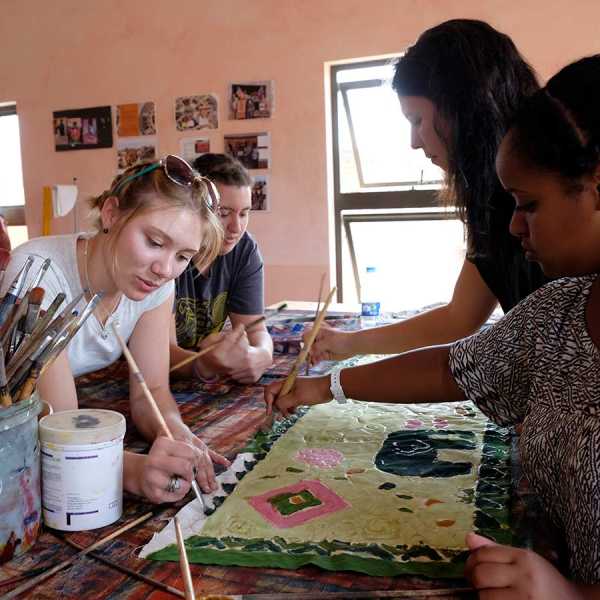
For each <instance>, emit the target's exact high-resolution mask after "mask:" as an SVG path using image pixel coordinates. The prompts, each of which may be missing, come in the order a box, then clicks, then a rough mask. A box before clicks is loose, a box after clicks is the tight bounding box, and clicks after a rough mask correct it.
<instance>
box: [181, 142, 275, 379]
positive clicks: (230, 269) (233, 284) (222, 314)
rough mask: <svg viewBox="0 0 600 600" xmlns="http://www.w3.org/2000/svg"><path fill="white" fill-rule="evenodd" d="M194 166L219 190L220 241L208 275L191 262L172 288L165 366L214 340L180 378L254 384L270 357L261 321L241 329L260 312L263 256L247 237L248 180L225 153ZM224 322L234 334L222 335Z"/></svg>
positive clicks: (270, 347)
mask: <svg viewBox="0 0 600 600" xmlns="http://www.w3.org/2000/svg"><path fill="white" fill-rule="evenodd" d="M194 167H195V168H196V170H197V171H198V172H199V173H200V174H201V175H203V176H205V177H207V178H208V179H210V180H211V181H212V182H213V183H214V184H215V185H216V186H217V189H218V190H219V194H220V197H221V200H220V204H219V208H218V215H219V218H220V220H221V224H222V225H223V229H224V232H225V239H224V240H223V248H222V251H221V254H220V256H219V257H218V258H217V259H216V260H215V262H214V263H213V264H212V265H211V266H210V268H209V269H208V270H207V271H205V272H203V273H199V272H198V270H197V269H196V267H195V266H194V265H193V264H191V263H190V265H189V266H188V267H187V269H186V270H185V271H184V272H183V273H182V274H181V275H180V276H179V278H178V279H177V280H176V282H175V283H176V300H175V315H174V320H173V324H172V327H171V364H175V363H177V362H180V361H181V360H183V359H184V358H186V357H187V356H190V355H191V354H192V353H193V352H196V351H198V350H199V349H202V348H204V347H206V346H207V345H209V344H212V343H214V342H216V341H218V340H220V343H219V345H218V346H217V347H216V348H215V349H214V350H213V351H211V352H209V353H207V354H205V355H203V356H202V357H200V358H198V359H196V360H195V361H193V362H191V363H188V364H187V365H185V366H183V367H181V368H180V369H178V370H177V373H178V375H182V376H188V377H196V378H199V379H201V380H203V381H207V380H208V381H210V380H212V379H216V378H218V377H221V376H226V377H231V378H233V379H235V380H237V381H240V382H242V383H252V382H255V381H257V380H258V379H259V378H260V376H261V375H262V374H263V372H264V371H265V369H267V368H268V367H269V366H270V365H271V362H272V359H273V343H272V341H271V337H270V336H269V334H268V332H267V329H266V327H265V325H264V323H261V324H259V325H256V326H254V327H253V328H252V329H251V330H249V331H248V332H246V333H244V327H245V325H247V324H248V323H251V322H252V321H253V320H255V319H257V318H258V317H260V316H261V315H262V314H263V312H264V301H263V276H264V270H263V261H262V256H261V255H260V251H259V249H258V244H257V243H256V241H255V240H254V239H253V238H252V236H251V235H250V234H249V233H248V232H247V231H246V228H247V227H248V218H249V214H250V208H251V187H252V179H251V177H250V175H249V174H248V172H247V171H246V170H245V169H244V167H243V166H242V165H241V164H240V163H239V162H238V161H237V160H235V159H233V158H231V157H229V156H226V155H224V154H204V155H202V156H200V157H198V158H197V159H196V161H195V162H194ZM227 317H229V319H230V321H231V325H232V329H231V330H230V331H225V332H222V331H221V330H222V328H223V325H224V324H225V321H226V320H227Z"/></svg>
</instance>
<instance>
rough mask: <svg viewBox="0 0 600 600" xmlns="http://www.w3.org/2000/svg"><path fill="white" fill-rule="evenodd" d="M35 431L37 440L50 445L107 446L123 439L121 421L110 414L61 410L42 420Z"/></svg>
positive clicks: (109, 412)
mask: <svg viewBox="0 0 600 600" xmlns="http://www.w3.org/2000/svg"><path fill="white" fill-rule="evenodd" d="M39 430H40V440H41V441H42V442H49V443H51V444H64V445H73V446H76V445H79V444H93V443H96V442H108V441H110V440H114V439H115V438H118V437H123V436H124V435H125V417H124V416H123V415H122V414H121V413H118V412H115V411H114V410H100V409H95V408H80V409H78V410H65V411H62V412H58V413H54V414H53V415H47V416H45V417H43V418H42V419H41V420H40V429H39Z"/></svg>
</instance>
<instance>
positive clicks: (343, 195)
mask: <svg viewBox="0 0 600 600" xmlns="http://www.w3.org/2000/svg"><path fill="white" fill-rule="evenodd" d="M389 62H390V58H385V59H375V60H365V61H358V62H351V63H344V64H335V65H331V66H330V73H329V75H330V79H329V81H330V86H331V87H330V102H331V142H332V143H331V148H332V154H333V156H332V159H333V160H332V167H333V169H332V171H333V172H332V175H333V221H334V232H335V245H334V247H335V268H336V282H337V301H338V302H343V301H344V288H343V281H342V273H343V268H342V243H343V229H344V228H345V227H346V225H345V224H344V215H343V212H344V211H349V210H352V211H353V210H376V209H377V210H382V209H390V210H391V209H412V211H411V213H410V214H411V215H413V216H412V217H410V218H412V219H417V218H418V219H427V218H431V219H437V218H455V216H454V215H453V213H450V216H447V215H448V212H447V211H445V210H444V209H443V207H441V206H440V202H439V200H438V195H437V194H438V192H437V190H431V189H425V190H422V189H412V188H408V189H404V190H397V189H395V190H386V189H382V188H385V184H377V185H370V184H367V185H363V187H364V188H367V190H368V191H360V192H342V191H341V187H340V182H341V178H340V158H339V157H340V146H339V133H338V120H339V112H340V110H345V111H346V114H347V115H348V116H349V123H348V125H349V128H350V136H351V140H352V146H353V152H354V157H355V160H356V164H357V169H358V171H359V180H360V181H361V185H362V184H363V181H362V173H361V165H360V157H359V155H358V148H357V147H356V139H355V135H354V131H353V127H352V122H351V119H352V117H351V115H350V111H349V110H348V108H349V107H348V103H347V90H348V89H353V88H354V89H356V88H359V87H370V85H362V84H363V83H365V82H366V83H367V84H372V82H373V81H375V80H365V81H364V82H362V81H361V82H356V83H349V82H345V83H342V84H338V83H337V74H338V73H339V72H341V71H346V70H351V69H352V70H354V69H360V68H368V67H377V66H384V65H386V64H389ZM338 91H341V92H342V102H344V91H346V97H345V102H346V106H345V107H340V106H339V103H338ZM388 185H395V186H397V185H398V184H393V183H391V184H388ZM407 185H410V183H409V184H407ZM369 187H372V188H373V189H372V190H369V189H368V188H369ZM421 208H439V209H440V213H441V214H443V215H444V216H443V217H440V216H437V215H438V214H440V213H436V212H429V211H427V212H419V210H418V209H421ZM391 214H393V213H391ZM356 216H357V215H352V217H356ZM366 216H368V215H366ZM375 216H376V217H377V218H370V220H385V219H386V218H387V217H386V215H384V214H381V213H380V214H376V215H375V214H374V213H373V214H372V215H371V217H375ZM398 216H399V215H397V214H396V215H394V216H393V217H392V218H396V220H398ZM402 217H404V215H402ZM350 220H352V219H350ZM353 220H357V219H353ZM348 229H349V224H348ZM351 240H352V236H351V235H350V238H349V243H350V244H351V243H352V242H351ZM349 250H350V256H351V261H352V264H353V270H354V279H355V286H356V289H357V290H360V280H359V279H358V272H357V269H356V254H355V251H354V247H353V245H351V246H350V248H349ZM359 297H360V296H359Z"/></svg>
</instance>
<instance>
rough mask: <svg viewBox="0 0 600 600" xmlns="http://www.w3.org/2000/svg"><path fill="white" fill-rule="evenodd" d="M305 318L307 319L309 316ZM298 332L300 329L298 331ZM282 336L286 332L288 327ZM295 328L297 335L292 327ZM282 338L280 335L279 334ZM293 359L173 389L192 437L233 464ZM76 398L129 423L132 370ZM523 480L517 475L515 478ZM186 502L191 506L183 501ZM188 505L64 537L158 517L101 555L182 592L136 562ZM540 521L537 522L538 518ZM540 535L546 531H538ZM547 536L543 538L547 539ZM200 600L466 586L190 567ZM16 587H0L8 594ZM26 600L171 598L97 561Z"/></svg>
mask: <svg viewBox="0 0 600 600" xmlns="http://www.w3.org/2000/svg"><path fill="white" fill-rule="evenodd" d="M304 314H306V313H304ZM299 315H300V316H301V313H297V312H294V313H291V312H289V311H288V312H287V313H285V314H283V315H281V317H282V319H281V320H282V322H285V319H286V318H287V317H292V316H296V317H297V316H299ZM334 325H341V326H344V327H347V328H355V327H357V326H358V321H357V319H345V320H344V322H339V323H334ZM294 327H295V326H294ZM283 329H284V330H285V327H283ZM292 329H293V328H292ZM290 333H291V341H290V342H289V343H288V345H287V346H286V348H287V349H288V350H290V349H291V350H292V353H293V348H294V344H295V343H298V345H299V338H300V332H298V331H291V330H290ZM276 337H277V334H276ZM292 361H293V356H292V355H290V354H289V353H286V354H277V355H276V356H275V360H274V364H273V366H272V367H271V368H270V369H269V370H268V371H267V373H266V374H265V376H263V378H262V379H261V381H260V382H259V384H256V385H249V386H242V385H238V384H235V383H232V382H220V383H216V384H200V383H192V382H187V381H179V382H174V383H173V385H172V390H173V393H174V396H175V399H176V401H177V403H178V405H179V407H180V410H181V413H182V416H183V418H184V420H185V422H186V423H187V424H188V425H190V427H191V428H192V429H193V431H194V432H195V433H197V434H198V435H200V436H201V437H202V439H203V440H204V441H205V442H206V443H207V444H208V445H209V446H210V447H212V448H213V449H215V450H216V451H217V452H221V453H223V454H225V455H227V456H228V457H230V458H232V457H233V456H234V455H235V454H236V452H237V451H238V450H239V449H240V448H242V447H243V446H244V444H245V443H246V442H247V441H248V440H249V439H250V438H251V437H252V436H253V435H254V433H255V432H256V431H257V429H258V428H259V427H260V425H261V424H262V422H263V418H264V403H263V400H262V385H261V384H264V383H266V382H269V381H271V380H273V379H274V378H278V377H281V376H284V375H286V374H287V372H288V370H289V368H290V365H291V363H292ZM330 366H331V364H327V363H322V364H320V365H318V366H317V367H316V368H313V369H312V373H315V374H316V373H322V372H325V371H326V370H328V369H329V368H330ZM77 383H78V393H79V396H80V404H81V406H82V407H90V408H107V405H108V404H110V408H112V409H114V410H118V411H120V412H123V414H125V415H126V417H127V418H128V421H129V410H128V399H127V398H128V389H127V387H128V384H127V366H126V364H125V363H124V362H119V363H117V364H115V365H112V366H111V367H109V368H108V369H105V370H103V371H100V372H98V373H93V374H90V375H89V376H85V377H83V378H80V379H79V380H78V382H77ZM125 444H126V446H127V447H128V449H130V450H133V451H145V450H146V449H147V447H148V446H147V444H146V443H145V442H144V441H143V440H142V439H141V438H140V436H139V434H138V433H137V432H136V431H135V428H134V427H133V426H128V430H127V435H126V438H125ZM515 477H516V478H517V479H518V478H519V475H518V473H516V475H515ZM526 496H527V489H526V488H525V489H521V490H520V492H519V495H518V496H517V501H516V502H515V506H514V511H513V513H514V517H515V519H516V520H517V522H518V523H520V524H521V525H520V526H522V527H529V522H530V520H531V519H528V518H527V513H528V511H531V510H532V509H531V507H530V506H529V505H528V504H527V503H526V502H523V498H525V497H526ZM186 501H187V500H186ZM183 503H184V502H182V503H179V504H176V505H165V506H160V507H154V506H152V505H149V504H146V503H144V502H142V501H140V499H139V498H135V497H132V496H128V495H126V497H125V501H124V515H123V518H122V520H121V521H120V522H119V523H116V524H115V525H113V526H109V527H105V528H103V529H100V530H95V531H90V532H79V533H72V534H68V535H65V537H67V538H68V539H69V540H71V541H73V542H75V543H76V544H78V545H80V546H88V545H90V544H92V543H93V542H95V541H96V540H98V539H100V538H101V537H104V536H106V535H107V534H109V533H110V532H111V531H113V530H115V529H117V528H118V527H119V526H121V525H122V524H123V523H124V522H126V521H131V520H133V519H134V518H136V517H137V516H140V515H142V514H144V513H145V512H147V511H148V510H155V511H156V512H155V515H154V516H153V517H152V518H151V519H149V520H148V521H146V522H145V523H144V524H143V525H141V526H139V527H138V528H136V529H133V530H131V531H129V532H127V533H126V534H124V535H122V536H121V537H119V538H117V539H116V540H114V541H113V542H111V543H109V544H107V545H106V546H105V547H104V548H103V549H101V550H99V553H100V554H101V555H103V556H105V557H107V558H109V559H111V560H113V561H116V562H118V563H121V564H123V565H125V566H127V567H129V568H131V569H133V570H134V571H136V572H138V573H142V574H144V575H147V576H149V577H152V578H154V579H158V580H160V581H163V582H165V583H168V584H169V585H172V586H174V587H176V588H178V589H180V590H183V582H182V578H181V575H180V571H179V565H178V563H164V562H156V561H147V560H142V559H139V558H138V557H137V555H136V552H137V551H138V550H139V549H140V548H141V546H143V545H144V544H145V543H146V542H147V541H148V540H149V539H150V538H151V536H152V535H153V533H155V532H156V531H159V530H160V529H162V527H163V526H164V524H165V521H166V520H167V519H168V518H170V517H171V516H172V515H173V514H174V513H175V512H176V510H178V508H180V507H181V506H182V504H183ZM533 518H534V519H535V515H534V517H533ZM540 530H542V531H543V528H542V527H540ZM62 536H63V534H60V533H54V532H52V531H50V530H45V531H43V532H42V534H41V536H40V539H39V540H38V542H37V544H36V546H35V547H34V548H33V550H32V551H30V552H29V553H27V554H25V555H23V556H21V557H18V558H16V559H14V560H12V561H10V562H8V563H5V564H4V565H0V584H1V582H2V581H3V580H7V579H10V578H14V577H18V576H20V575H23V574H25V573H27V572H28V571H31V570H33V569H36V568H38V567H44V566H51V565H55V564H57V563H58V562H60V561H61V560H64V559H65V558H67V557H69V556H71V555H73V554H74V552H75V550H73V549H72V548H71V547H70V546H68V545H67V544H66V543H65V541H64V540H63V539H62ZM542 537H544V535H542ZM191 569H192V575H193V577H194V583H195V590H196V594H197V597H201V595H202V594H204V595H208V594H249V593H273V592H278V593H281V594H282V597H285V596H283V595H284V594H289V593H293V592H310V593H314V594H317V593H318V592H343V591H362V590H402V589H404V590H414V589H420V588H451V587H462V586H465V585H466V582H464V581H448V580H433V581H432V580H428V579H424V578H419V577H395V578H391V577H377V578H376V577H368V576H366V575H361V574H359V573H347V572H327V571H322V570H320V569H318V568H317V567H304V568H301V569H298V570H295V571H287V570H282V569H252V568H241V567H217V566H208V567H207V566H202V565H191ZM16 585H17V584H16V583H15V584H13V585H12V586H11V585H7V586H3V587H0V593H5V592H7V591H8V590H10V589H11V588H12V587H15V586H16ZM21 597H28V598H40V599H50V598H59V597H60V598H64V599H66V600H69V599H73V600H81V598H85V599H86V600H96V599H104V598H111V599H115V598H120V599H131V600H133V599H140V598H153V599H158V598H169V597H174V596H172V595H171V594H168V593H166V592H160V591H156V590H155V589H153V588H152V587H151V586H149V585H148V584H146V583H142V582H140V581H137V580H136V579H134V578H132V577H130V576H128V575H125V574H123V573H121V572H119V571H116V570H114V569H113V568H111V567H109V566H106V565H104V564H102V563H100V562H98V561H97V560H95V559H94V558H92V557H85V558H82V559H79V560H77V561H76V562H75V563H74V564H73V565H72V566H71V567H69V568H67V569H65V570H64V571H62V572H60V573H58V574H56V575H54V576H53V577H52V578H50V579H48V580H47V581H46V582H44V583H43V584H42V585H40V586H38V587H36V588H35V589H33V590H31V591H30V592H29V593H28V594H27V595H23V596H21ZM436 597H438V598H440V597H441V598H446V600H450V599H458V598H463V599H464V598H468V597H474V596H470V595H464V594H463V595H458V594H453V595H446V596H436Z"/></svg>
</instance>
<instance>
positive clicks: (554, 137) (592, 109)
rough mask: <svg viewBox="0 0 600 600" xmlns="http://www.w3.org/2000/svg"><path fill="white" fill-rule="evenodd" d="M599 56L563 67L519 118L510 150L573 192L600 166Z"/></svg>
mask: <svg viewBox="0 0 600 600" xmlns="http://www.w3.org/2000/svg"><path fill="white" fill-rule="evenodd" d="M599 107H600V54H595V55H593V56H587V57H585V58H582V59H580V60H578V61H576V62H574V63H571V64H570V65H568V66H566V67H564V68H563V69H562V70H561V71H559V72H558V73H557V74H556V75H554V77H552V79H550V80H549V81H548V83H547V84H546V86H545V87H544V88H543V89H541V90H540V91H539V92H537V93H536V94H535V95H534V96H533V97H532V98H531V99H530V100H529V101H528V102H527V103H526V104H525V105H524V106H523V108H522V109H521V110H520V111H519V112H518V113H517V115H516V117H515V120H514V123H513V126H512V128H511V130H510V148H511V150H512V151H514V152H516V153H517V155H518V156H519V157H520V158H521V159H523V160H525V161H527V162H528V163H530V164H531V165H533V166H534V167H536V168H538V169H541V170H543V171H549V172H552V173H556V174H557V175H559V176H560V177H562V178H563V180H564V181H565V183H566V187H567V189H569V190H572V191H574V192H577V191H579V190H581V184H580V180H581V177H583V176H585V175H590V174H592V173H593V172H594V171H595V170H596V168H597V167H598V164H599V163H600V108H599Z"/></svg>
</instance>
